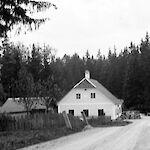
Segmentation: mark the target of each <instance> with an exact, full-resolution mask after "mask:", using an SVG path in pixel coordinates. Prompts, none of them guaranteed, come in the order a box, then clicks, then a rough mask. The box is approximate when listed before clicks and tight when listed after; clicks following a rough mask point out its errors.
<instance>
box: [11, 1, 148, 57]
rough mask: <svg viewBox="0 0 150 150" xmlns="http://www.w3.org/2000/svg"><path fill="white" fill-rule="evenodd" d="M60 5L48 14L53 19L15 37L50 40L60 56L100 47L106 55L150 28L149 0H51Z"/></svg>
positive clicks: (35, 41)
mask: <svg viewBox="0 0 150 150" xmlns="http://www.w3.org/2000/svg"><path fill="white" fill-rule="evenodd" d="M51 2H53V3H55V4H56V5H57V7H58V9H57V10H54V9H52V8H51V9H50V11H48V12H47V13H46V14H44V15H48V16H50V18H51V20H50V21H48V22H46V23H45V25H43V26H41V27H40V29H39V30H38V31H35V32H32V33H28V34H26V35H21V36H18V37H14V38H13V40H14V41H22V42H24V43H25V44H30V43H33V42H34V43H41V44H43V43H47V44H49V45H50V46H52V47H53V48H56V49H57V56H60V57H62V56H63V55H64V54H65V53H66V54H73V53H74V52H77V53H78V54H79V55H80V56H83V55H84V54H85V51H86V50H89V52H90V54H94V56H95V55H96V54H97V51H98V49H100V50H101V52H102V54H105V55H107V53H108V49H109V48H111V49H112V50H113V48H114V45H115V46H116V48H117V49H118V51H120V50H121V49H123V48H124V47H125V46H129V43H130V42H131V41H133V42H134V43H136V44H139V43H140V40H141V38H143V37H144V36H145V33H146V32H147V31H150V13H149V12H150V0H55V1H54V0H51Z"/></svg>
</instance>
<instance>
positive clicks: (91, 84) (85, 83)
mask: <svg viewBox="0 0 150 150" xmlns="http://www.w3.org/2000/svg"><path fill="white" fill-rule="evenodd" d="M74 88H96V89H98V90H99V91H100V92H101V93H103V94H104V95H105V96H106V97H107V98H109V99H110V100H111V101H112V102H113V103H114V104H121V103H122V101H120V100H119V99H118V98H116V97H115V96H114V95H113V94H112V93H110V92H109V91H108V90H107V89H106V88H105V87H104V86H103V85H102V84H100V83H99V82H98V81H96V80H94V79H86V78H84V79H82V80H81V81H80V82H79V83H78V84H76V85H75V86H74Z"/></svg>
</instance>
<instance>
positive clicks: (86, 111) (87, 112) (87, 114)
mask: <svg viewBox="0 0 150 150" xmlns="http://www.w3.org/2000/svg"><path fill="white" fill-rule="evenodd" d="M83 111H84V113H85V116H86V117H88V116H89V110H88V109H84V110H83Z"/></svg>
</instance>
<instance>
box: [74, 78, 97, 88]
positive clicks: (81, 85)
mask: <svg viewBox="0 0 150 150" xmlns="http://www.w3.org/2000/svg"><path fill="white" fill-rule="evenodd" d="M81 81H82V80H81ZM83 81H84V82H83ZM83 81H82V82H79V83H78V85H77V86H76V87H75V88H95V87H94V86H93V85H92V84H91V83H90V82H89V81H88V80H86V79H85V80H83Z"/></svg>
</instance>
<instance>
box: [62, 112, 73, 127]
mask: <svg viewBox="0 0 150 150" xmlns="http://www.w3.org/2000/svg"><path fill="white" fill-rule="evenodd" d="M62 114H63V117H64V120H65V124H66V127H67V128H69V129H72V126H71V123H70V120H69V117H68V115H67V113H66V111H63V112H62Z"/></svg>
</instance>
